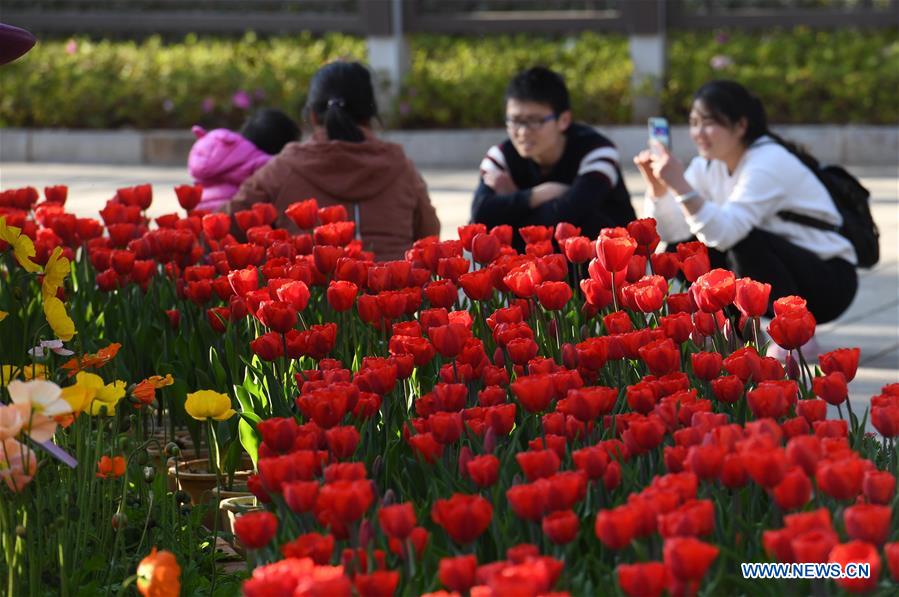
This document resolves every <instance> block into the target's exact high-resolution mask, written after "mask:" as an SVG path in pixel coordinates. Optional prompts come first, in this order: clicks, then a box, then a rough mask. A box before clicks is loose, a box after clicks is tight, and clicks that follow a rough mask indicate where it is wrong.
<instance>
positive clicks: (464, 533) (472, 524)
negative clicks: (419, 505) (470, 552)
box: [431, 493, 493, 544]
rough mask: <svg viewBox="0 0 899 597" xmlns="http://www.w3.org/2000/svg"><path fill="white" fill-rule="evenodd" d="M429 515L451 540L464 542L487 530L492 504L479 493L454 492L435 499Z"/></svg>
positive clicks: (491, 513) (472, 539)
mask: <svg viewBox="0 0 899 597" xmlns="http://www.w3.org/2000/svg"><path fill="white" fill-rule="evenodd" d="M431 516H432V518H433V519H434V522H436V523H437V524H439V525H440V526H441V527H443V528H444V530H446V532H447V534H448V535H449V536H450V537H451V538H452V539H453V541H455V542H456V543H461V544H466V543H471V542H472V541H474V540H475V539H477V538H478V537H479V536H481V534H482V533H483V532H484V531H485V530H487V527H488V526H489V525H490V521H491V520H492V518H493V506H491V505H490V502H488V501H487V500H486V499H484V498H482V497H481V496H479V495H466V494H462V493H455V494H453V496H452V497H451V498H449V499H443V500H437V502H436V503H435V504H434V507H433V509H432V510H431Z"/></svg>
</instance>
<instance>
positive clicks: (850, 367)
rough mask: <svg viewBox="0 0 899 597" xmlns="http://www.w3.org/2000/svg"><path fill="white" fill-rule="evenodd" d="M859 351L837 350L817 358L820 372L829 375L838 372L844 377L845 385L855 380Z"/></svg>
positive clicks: (855, 349)
mask: <svg viewBox="0 0 899 597" xmlns="http://www.w3.org/2000/svg"><path fill="white" fill-rule="evenodd" d="M860 354H861V350H860V349H858V348H838V349H837V350H832V351H830V352H826V353H824V354H822V355H819V356H818V362H819V363H820V364H821V371H823V372H824V373H825V374H827V375H829V374H831V373H835V372H840V373H842V374H843V375H844V376H845V377H846V383H848V382H850V381H852V380H853V379H855V373H856V371H858V358H859V355H860Z"/></svg>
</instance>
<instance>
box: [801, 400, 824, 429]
mask: <svg viewBox="0 0 899 597" xmlns="http://www.w3.org/2000/svg"><path fill="white" fill-rule="evenodd" d="M796 414H797V415H799V416H800V417H804V418H805V420H806V421H808V422H809V423H810V424H811V423H814V422H815V421H823V420H824V418H825V417H826V416H827V403H826V402H824V401H823V400H800V401H799V402H797V403H796Z"/></svg>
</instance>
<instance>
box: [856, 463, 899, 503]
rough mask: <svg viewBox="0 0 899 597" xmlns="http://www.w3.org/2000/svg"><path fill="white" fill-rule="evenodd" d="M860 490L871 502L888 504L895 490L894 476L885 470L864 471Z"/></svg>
mask: <svg viewBox="0 0 899 597" xmlns="http://www.w3.org/2000/svg"><path fill="white" fill-rule="evenodd" d="M862 491H863V492H864V494H865V498H867V500H868V501H869V502H871V503H872V504H890V503H891V502H892V501H893V494H894V493H895V491H896V477H895V476H894V475H893V474H892V473H890V472H887V471H866V472H865V476H864V477H863V478H862Z"/></svg>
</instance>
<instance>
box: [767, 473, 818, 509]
mask: <svg viewBox="0 0 899 597" xmlns="http://www.w3.org/2000/svg"><path fill="white" fill-rule="evenodd" d="M773 492H774V501H775V502H777V505H778V506H779V507H780V509H781V510H798V509H799V508H802V507H803V506H804V505H806V504H807V503H808V501H809V500H810V499H811V497H812V482H811V480H809V478H808V475H806V474H805V472H804V471H803V470H802V469H801V468H800V467H798V466H796V467H793V468H792V469H791V470H790V471H789V472H787V474H785V475H784V477H783V479H782V480H781V482H780V483H778V484H777V486H775V487H774V490H773Z"/></svg>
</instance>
